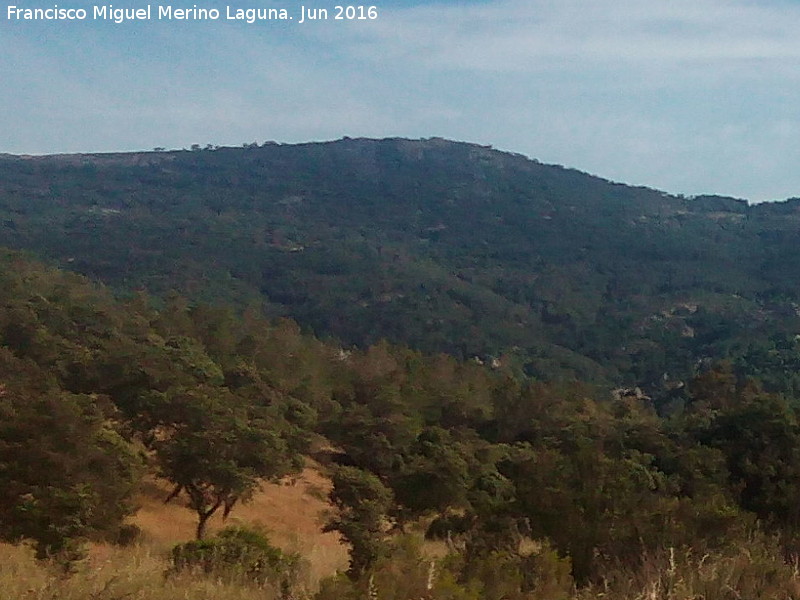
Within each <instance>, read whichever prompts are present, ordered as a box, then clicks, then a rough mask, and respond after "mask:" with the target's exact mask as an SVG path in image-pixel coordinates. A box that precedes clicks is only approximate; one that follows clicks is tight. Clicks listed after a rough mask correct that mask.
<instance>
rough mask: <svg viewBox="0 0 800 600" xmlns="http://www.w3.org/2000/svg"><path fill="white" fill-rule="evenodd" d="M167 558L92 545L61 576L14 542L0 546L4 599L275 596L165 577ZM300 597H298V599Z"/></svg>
mask: <svg viewBox="0 0 800 600" xmlns="http://www.w3.org/2000/svg"><path fill="white" fill-rule="evenodd" d="M168 566H169V565H168V562H167V560H166V557H164V556H163V555H160V554H156V553H153V552H152V551H151V550H150V549H148V548H147V547H143V546H138V547H130V548H105V547H104V548H100V549H95V551H94V552H93V553H92V555H91V556H90V558H89V559H87V560H86V561H85V562H83V563H81V564H80V565H78V568H77V572H76V573H75V574H74V575H71V576H69V577H65V576H63V575H62V574H60V573H59V572H58V571H57V570H56V569H52V568H48V567H47V565H44V564H42V563H39V562H37V561H36V560H35V559H34V558H33V553H32V552H31V551H30V550H29V549H27V548H25V547H18V546H8V545H0V590H2V591H1V592H0V597H2V598H3V600H280V598H279V596H278V595H277V594H276V593H275V592H274V591H271V590H268V589H264V588H256V587H253V586H248V585H243V584H231V583H225V582H223V581H219V580H214V579H210V578H205V577H192V576H190V575H180V574H179V575H174V576H170V577H166V576H165V572H166V571H167V569H168ZM298 600H301V599H298Z"/></svg>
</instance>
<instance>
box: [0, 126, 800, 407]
mask: <svg viewBox="0 0 800 600" xmlns="http://www.w3.org/2000/svg"><path fill="white" fill-rule="evenodd" d="M798 233H800V201H795V200H792V201H788V202H785V203H779V204H765V205H759V206H747V204H746V203H745V202H743V201H737V200H733V199H729V198H718V197H700V198H694V199H686V198H681V197H674V196H669V195H667V194H664V193H661V192H658V191H655V190H651V189H646V188H633V187H628V186H625V185H620V184H614V183H610V182H608V181H605V180H602V179H599V178H596V177H591V176H589V175H586V174H583V173H580V172H577V171H573V170H569V169H564V168H561V167H556V166H548V165H542V164H539V163H537V162H535V161H531V160H528V159H526V158H524V157H522V156H518V155H512V154H507V153H501V152H497V151H494V150H491V149H488V148H484V147H479V146H475V145H469V144H461V143H453V142H447V141H444V140H436V139H434V140H427V141H410V140H383V141H373V140H355V139H353V140H350V139H345V140H342V141H338V142H332V143H326V144H304V145H295V146H288V145H285V146H284V145H277V144H266V145H264V146H263V147H248V148H239V149H235V148H222V149H217V150H213V151H212V150H204V151H194V152H188V151H183V152H153V153H139V154H119V155H85V156H63V157H45V158H35V159H19V158H13V157H6V158H2V159H0V244H2V245H5V246H11V247H14V248H24V249H29V250H32V251H34V252H36V253H37V254H38V255H40V256H41V257H44V258H46V259H48V260H53V261H56V262H57V263H58V264H60V265H61V266H63V267H65V268H69V269H71V270H76V271H78V272H80V273H83V274H86V275H89V276H90V277H93V278H97V279H100V280H102V281H104V282H106V283H107V284H110V285H111V286H112V287H113V288H115V289H117V290H131V289H140V288H143V289H147V290H148V291H150V292H151V293H155V294H157V295H163V294H164V293H166V292H167V291H169V290H171V289H177V290H179V291H180V292H181V293H182V294H184V295H187V296H189V297H191V298H195V299H197V298H202V299H205V300H208V301H212V302H214V303H219V302H222V303H228V302H233V303H236V304H237V305H238V306H240V307H242V306H246V305H248V303H249V302H250V301H252V300H253V299H257V300H258V301H259V302H261V301H263V302H264V303H265V304H266V309H267V311H268V314H269V315H271V316H279V315H282V316H289V317H291V318H293V319H294V320H296V321H297V322H298V323H300V324H301V325H302V326H304V327H308V328H310V329H311V330H312V331H314V332H315V333H316V334H317V335H318V336H333V337H335V338H336V339H338V340H340V341H341V342H342V343H344V344H346V345H349V344H358V345H361V346H362V347H365V346H367V345H369V344H374V343H376V342H377V341H379V340H380V339H382V338H385V339H388V340H390V341H391V342H393V343H402V344H406V345H409V346H411V347H413V348H416V349H420V350H422V351H426V352H447V353H450V354H452V355H454V356H457V357H459V358H462V359H468V358H471V357H473V356H477V357H480V358H481V359H482V360H486V361H488V360H491V359H492V358H501V360H502V362H503V364H505V365H506V366H510V367H512V368H514V369H516V370H517V372H519V373H524V374H526V375H530V376H534V377H536V378H538V379H542V380H551V381H552V380H561V379H570V378H573V377H575V378H577V379H579V380H584V381H592V382H597V383H601V384H608V383H612V384H614V385H620V384H621V385H631V386H632V385H640V386H643V387H644V388H645V389H646V390H647V391H648V392H649V393H651V394H663V393H665V392H666V391H668V390H669V389H670V388H672V387H674V386H677V385H679V384H680V382H686V381H688V379H690V378H691V376H692V375H693V374H694V373H695V372H696V367H697V364H698V362H702V361H707V360H709V359H712V360H716V359H719V358H725V357H727V358H729V359H731V360H733V361H734V362H735V363H736V365H737V369H741V370H743V371H746V372H747V374H749V375H757V376H759V377H761V378H762V380H763V381H764V384H765V385H766V386H767V387H768V388H769V389H770V390H775V391H778V390H784V391H792V392H793V391H794V390H795V388H796V387H797V385H798V382H797V381H796V376H795V375H794V372H795V370H796V366H797V363H798V355H797V351H798V347H797V342H796V339H795V335H796V334H797V333H798V331H800V317H798V307H799V305H800V259H798V258H797V257H798V253H797V251H796V243H795V241H796V239H797V237H798Z"/></svg>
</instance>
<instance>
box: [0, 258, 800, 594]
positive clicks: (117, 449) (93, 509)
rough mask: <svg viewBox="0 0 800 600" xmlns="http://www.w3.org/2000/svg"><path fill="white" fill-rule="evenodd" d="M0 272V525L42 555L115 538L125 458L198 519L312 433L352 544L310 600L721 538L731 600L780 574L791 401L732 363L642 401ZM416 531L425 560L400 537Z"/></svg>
mask: <svg viewBox="0 0 800 600" xmlns="http://www.w3.org/2000/svg"><path fill="white" fill-rule="evenodd" d="M0 274H2V285H0V359H2V360H0V382H2V388H0V390H1V392H0V412H1V413H2V423H1V424H0V487H2V489H3V490H4V494H3V497H2V500H1V501H0V537H2V539H5V540H11V541H16V540H22V539H28V540H32V541H33V542H34V543H35V544H36V547H37V548H38V550H39V555H40V556H42V557H45V556H48V555H49V556H54V557H56V558H60V559H63V560H65V561H66V562H67V563H69V561H70V560H73V559H74V558H75V556H76V555H77V552H78V550H79V546H80V543H81V542H82V541H83V540H86V539H115V538H119V537H120V528H121V526H122V519H123V517H124V516H125V515H126V514H129V513H130V512H131V511H132V510H133V508H134V507H133V506H131V502H130V500H131V495H132V492H133V490H134V489H135V487H136V485H137V482H138V480H139V478H140V477H141V475H142V473H143V471H144V470H145V469H143V466H144V467H146V468H147V469H148V470H149V471H150V472H158V473H160V474H161V475H162V476H163V477H165V478H167V479H168V480H171V481H172V482H173V483H174V484H175V490H176V491H175V494H176V499H180V500H181V501H182V502H185V503H186V505H187V506H188V507H189V508H191V509H192V510H194V511H196V512H197V514H198V518H199V522H200V524H201V525H200V527H199V528H198V534H199V535H202V533H203V528H202V523H203V519H204V515H205V514H206V513H208V512H209V511H213V510H223V511H230V510H234V511H235V504H236V503H237V502H244V501H246V500H247V498H248V496H249V494H251V493H252V491H253V489H254V486H256V485H257V481H258V480H259V479H263V478H276V477H280V476H281V475H282V474H284V473H287V472H290V471H292V470H293V469H296V468H298V466H299V464H300V461H299V458H300V455H301V454H302V453H307V452H313V451H314V446H315V445H314V444H313V440H314V439H323V438H322V437H321V436H324V438H325V439H327V440H328V441H329V442H330V443H331V444H332V446H333V447H334V448H335V451H333V452H331V451H328V452H327V454H324V453H323V454H321V455H320V458H324V457H325V456H327V461H328V465H329V467H328V468H329V469H330V473H331V477H332V480H333V482H334V488H333V491H332V492H331V501H332V504H333V506H335V508H336V509H337V510H336V512H335V513H333V514H332V515H331V516H330V519H329V521H328V525H327V527H328V528H329V529H331V530H335V531H339V532H340V533H341V534H342V535H343V536H344V538H345V539H346V540H347V541H348V542H349V543H350V544H351V568H350V571H349V573H348V577H342V578H338V579H333V580H331V581H329V582H327V583H326V584H325V585H324V586H323V589H322V590H321V591H320V592H319V598H320V599H326V598H349V597H352V598H357V597H362V595H363V592H364V590H365V589H366V588H367V587H369V585H370V582H372V585H373V586H378V588H379V589H381V590H383V591H382V592H381V594H382V595H381V597H390V596H388V595H387V594H388V593H389V590H395V592H394V593H395V596H391V597H396V598H398V599H399V598H412V597H413V598H417V597H421V596H418V595H416V594H417V592H419V591H421V592H422V593H425V594H427V595H428V597H429V598H441V599H445V598H451V599H453V598H464V599H467V598H476V599H477V598H481V599H483V600H492V599H497V600H499V599H501V598H518V599H543V598H549V599H552V598H568V597H571V594H572V593H573V592H572V588H573V585H574V584H575V583H577V584H578V585H584V584H592V583H596V582H599V581H603V580H605V581H607V582H611V584H614V582H615V581H616V579H615V577H616V578H619V580H620V581H622V580H624V581H630V580H631V577H632V576H630V575H629V574H630V573H637V572H640V571H641V570H642V569H644V568H646V567H647V565H649V564H651V561H653V560H657V559H658V557H661V558H662V559H664V560H667V559H666V558H664V557H665V556H670V554H669V550H668V549H670V548H671V549H672V554H673V555H675V553H677V555H678V556H679V557H691V556H703V555H704V553H706V552H711V553H718V554H721V555H725V553H726V552H730V551H731V549H732V548H736V547H737V546H739V545H742V544H747V545H748V547H749V548H751V549H752V552H753V555H752V556H754V557H756V558H753V559H752V560H761V561H762V563H759V565H761V566H759V567H758V568H759V569H761V570H760V571H758V573H759V574H758V576H753V577H751V578H750V579H748V580H747V581H748V582H749V583H748V585H751V586H752V588H748V589H753V590H755V591H754V592H753V593H754V594H756V595H754V596H752V597H758V596H757V594H758V593H764V590H767V589H770V590H784V588H783V587H780V585H782V584H780V582H781V581H788V580H786V579H781V578H782V577H784V576H786V577H789V576H788V575H786V573H789V572H790V569H789V567H787V566H785V564H784V563H783V559H782V558H780V557H781V555H782V553H785V555H786V556H793V555H794V553H795V552H796V550H797V549H796V543H795V541H794V540H796V536H797V534H798V533H800V518H799V517H800V511H798V505H797V498H798V496H799V495H800V489H798V486H800V427H798V422H797V409H796V403H795V402H794V399H793V398H786V397H783V396H780V395H776V394H772V393H769V392H766V391H764V390H763V389H762V388H761V387H760V385H759V384H758V383H757V382H755V381H752V380H749V379H746V378H742V377H739V376H737V375H736V374H735V373H734V371H733V369H732V368H731V366H730V365H728V366H725V365H721V366H719V367H716V368H713V369H709V370H707V371H705V372H704V373H702V374H700V375H699V376H697V377H696V378H694V379H693V381H691V382H690V384H689V385H688V386H687V389H685V390H683V392H682V393H681V394H680V395H679V396H678V395H676V397H675V398H673V399H672V402H671V404H669V405H664V406H661V407H658V410H657V407H656V406H654V405H653V403H652V402H651V401H650V400H648V399H647V398H643V397H641V396H637V395H635V394H617V395H612V394H608V393H603V394H597V393H596V392H595V389H596V388H594V387H584V386H581V385H579V384H576V383H572V384H565V383H541V382H535V381H531V380H523V379H520V378H517V377H514V376H512V375H511V374H509V373H506V372H503V371H502V369H499V370H492V369H490V368H488V367H486V366H481V365H478V364H476V363H475V362H474V361H467V362H459V361H457V360H456V359H454V358H452V357H449V356H446V355H437V356H431V355H424V354H421V353H419V352H417V351H413V350H410V349H407V348H404V347H399V346H391V345H389V344H387V343H379V344H377V345H374V346H371V347H369V348H365V349H364V350H353V351H343V350H341V349H340V348H339V347H337V346H333V345H326V344H323V343H321V342H319V341H318V340H316V339H314V338H312V337H310V336H308V335H305V334H302V333H301V332H300V330H299V328H298V327H297V326H296V325H294V324H293V323H291V322H288V321H274V322H270V321H267V320H265V319H264V318H262V317H261V316H260V315H259V314H258V311H254V310H248V311H246V312H244V313H243V314H242V315H240V316H236V315H235V314H234V312H233V311H230V310H226V309H219V308H212V307H208V306H205V305H202V304H191V303H188V302H187V301H185V300H184V299H182V298H181V297H179V296H175V295H173V296H171V297H170V298H168V299H166V300H165V301H164V302H163V306H162V307H161V308H155V307H154V303H153V302H151V301H150V300H149V299H148V297H147V296H146V295H144V294H137V295H135V296H133V297H131V298H130V299H128V300H126V301H119V300H115V299H114V298H113V297H112V296H111V294H110V293H108V292H107V291H106V290H104V289H102V288H98V287H95V286H94V285H93V284H90V283H89V282H87V281H86V280H84V279H82V278H81V277H79V276H77V275H74V274H68V273H64V272H61V271H57V270H53V269H49V268H45V267H42V266H41V265H39V264H37V263H34V262H31V261H29V260H27V259H23V258H21V257H20V256H19V255H16V254H14V253H4V254H2V256H0ZM420 528H422V529H424V530H426V531H427V535H428V536H429V537H430V538H440V539H443V540H447V547H448V549H449V555H448V557H447V558H445V559H441V560H439V561H438V562H434V563H431V561H430V560H427V559H425V558H424V556H423V555H422V554H421V552H420V549H419V547H417V546H415V545H414V543H413V542H412V541H410V540H409V539H407V538H406V537H404V536H403V535H401V533H400V532H402V531H413V530H419V529H420ZM176 553H177V554H176V558H175V561H176V562H175V567H176V568H179V569H183V568H189V567H191V565H190V564H189V563H192V564H193V565H195V566H197V567H198V569H199V570H200V571H202V570H204V569H206V565H207V564H208V565H209V566H208V569H210V572H213V573H217V570H218V569H225V568H227V567H226V564H227V563H226V561H228V558H230V556H233V555H236V556H239V554H236V553H240V554H241V555H242V556H244V555H245V554H246V555H247V557H248V558H247V560H250V558H253V557H254V556H255V555H256V554H258V556H257V557H255V558H253V561H254V562H253V564H254V565H255V566H254V567H253V569H255V571H253V573H252V574H253V577H255V578H258V577H261V576H262V575H263V576H264V577H265V578H266V579H265V581H269V582H270V585H276V586H278V587H281V588H283V587H286V586H289V587H290V586H291V577H290V572H291V568H292V565H293V564H295V563H294V562H293V561H296V560H297V558H296V557H290V556H284V555H281V554H279V553H276V551H275V550H274V549H273V548H272V547H271V546H269V545H268V544H267V543H266V542H265V541H264V540H263V539H262V538H259V537H258V536H257V535H255V534H253V533H252V532H247V531H241V530H234V531H233V532H232V533H228V534H225V535H223V536H222V537H216V538H209V539H208V540H207V542H202V543H197V544H189V545H187V546H185V547H182V549H181V550H176ZM259 553H261V554H259ZM715 555H716V554H715ZM654 557H655V558H654ZM759 557H761V558H759ZM658 560H660V559H658ZM187 561H188V562H187ZM209 561H211V562H209ZM228 562H230V561H228ZM212 563H213V564H212ZM664 564H666V563H664ZM681 564H683V563H681ZM748 564H750V563H748ZM262 568H263V569H264V570H263V571H260V570H259V569H262ZM248 572H249V571H248ZM217 574H218V573H217ZM393 581H394V582H395V583H394V584H393V583H392V582H393ZM776 582H778V583H776ZM742 585H744V584H742ZM403 586H405V587H403ZM415 586H416V587H415ZM776 586H778V587H776ZM740 589H744V588H742V587H741V586H740ZM397 590H404V591H402V592H401V591H397ZM759 590H760V591H759ZM287 593H289V592H287ZM776 593H777V592H776ZM403 594H407V595H403Z"/></svg>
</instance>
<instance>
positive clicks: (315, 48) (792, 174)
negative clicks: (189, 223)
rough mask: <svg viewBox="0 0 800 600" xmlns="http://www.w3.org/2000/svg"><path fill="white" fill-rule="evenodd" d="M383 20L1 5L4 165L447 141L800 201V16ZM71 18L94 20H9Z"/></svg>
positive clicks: (649, 9) (675, 6)
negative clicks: (251, 18) (30, 14)
mask: <svg viewBox="0 0 800 600" xmlns="http://www.w3.org/2000/svg"><path fill="white" fill-rule="evenodd" d="M372 1H373V2H375V4H374V6H375V7H376V12H377V18H376V19H366V20H354V21H347V20H334V19H333V16H334V14H335V9H334V7H335V6H336V0H332V1H331V2H328V3H325V2H319V1H318V0H307V3H306V2H295V1H294V0H285V1H284V2H280V1H272V0H241V1H240V2H239V3H236V0H230V3H227V2H225V1H222V2H220V1H217V0H190V1H188V2H179V1H176V2H174V3H173V4H172V6H173V7H175V8H191V7H192V6H197V7H198V8H217V9H218V10H220V11H221V17H220V19H219V20H216V21H165V20H160V21H159V20H157V19H155V18H153V19H151V20H149V21H127V22H123V23H121V24H116V23H113V22H108V21H102V20H100V21H97V20H92V19H91V14H92V7H93V6H95V5H97V6H104V4H103V3H102V2H92V1H90V2H87V1H85V0H59V1H56V2H47V1H44V0H42V1H39V0H35V1H30V0H0V9H2V13H0V153H13V154H50V153H64V152H110V151H129V150H148V149H151V148H154V147H165V148H183V147H189V146H191V145H192V144H200V145H203V146H205V145H206V144H215V145H234V146H238V145H241V144H242V143H250V142H263V141H267V140H274V141H278V142H286V143H294V142H307V141H322V140H330V139H337V138H341V137H343V136H349V137H360V136H364V137H378V138H381V137H394V136H402V137H410V138H425V137H434V136H436V137H445V138H449V139H454V140H463V141H469V142H476V143H481V144H490V145H492V146H494V147H495V148H498V149H502V150H509V151H513V152H518V153H522V154H524V155H526V156H529V157H531V158H536V159H538V160H540V161H541V162H545V163H556V164H562V165H565V166H569V167H573V168H577V169H580V170H582V171H587V172H589V173H592V174H595V175H599V176H602V177H605V178H607V179H612V180H615V181H621V182H625V183H630V184H635V185H646V186H649V187H653V188H657V189H661V190H664V191H667V192H671V193H675V194H678V193H680V194H685V195H689V196H691V195H699V194H721V195H730V196H735V197H739V198H746V199H749V200H751V201H753V202H759V201H764V200H776V199H784V198H788V197H794V196H800V1H798V0H760V1H758V2H751V1H743V0H691V1H690V0H547V1H544V0H485V1H479V0H472V1H459V2H455V1H446V0H445V1H441V2H429V1H425V0H417V1H412V0H372ZM56 4H57V5H58V7H59V8H86V9H87V10H88V11H89V15H90V16H89V18H87V19H86V20H84V21H66V20H54V21H25V20H21V19H9V18H8V12H7V11H8V6H9V5H15V6H17V7H19V8H53V7H54V6H55V5H56ZM111 4H113V6H114V7H116V8H121V7H136V8H143V7H146V6H147V5H148V2H147V0H122V1H120V2H112V3H111ZM159 4H161V5H167V4H169V2H163V1H162V2H161V3H158V2H153V3H152V6H153V9H152V10H153V11H155V10H156V7H157V6H159ZM301 6H305V8H306V14H308V9H312V10H313V9H320V8H325V9H327V10H328V12H329V17H330V18H329V19H328V20H317V21H313V22H312V21H310V20H308V19H306V22H305V23H303V24H301V23H299V20H300V19H301V14H302V10H301ZM355 6H359V5H355ZM364 6H370V5H369V4H367V5H364ZM226 7H230V9H231V11H234V12H235V10H236V9H237V8H243V9H244V8H284V9H286V11H287V14H290V15H291V16H293V17H294V19H293V20H291V21H264V22H256V23H253V24H248V23H246V22H242V21H232V20H228V19H226Z"/></svg>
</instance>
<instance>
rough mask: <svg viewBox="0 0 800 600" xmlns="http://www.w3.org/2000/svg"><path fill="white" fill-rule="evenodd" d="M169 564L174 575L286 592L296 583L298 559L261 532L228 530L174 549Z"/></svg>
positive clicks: (298, 566) (243, 529) (230, 528)
mask: <svg viewBox="0 0 800 600" xmlns="http://www.w3.org/2000/svg"><path fill="white" fill-rule="evenodd" d="M171 564H172V569H171V570H172V571H173V572H176V573H177V572H182V571H190V572H192V573H199V574H206V575H210V576H213V577H216V578H219V579H223V580H227V581H237V582H247V583H253V584H256V585H259V586H270V587H274V588H276V589H279V590H281V591H288V590H290V589H292V588H294V587H295V586H296V585H297V584H298V575H299V570H300V557H299V555H296V554H286V553H284V552H282V551H281V550H279V549H278V548H276V547H274V546H273V545H272V544H271V543H270V541H269V539H268V538H267V536H266V535H265V534H264V533H263V532H261V531H257V530H253V529H248V528H245V527H228V528H226V529H223V530H222V531H220V532H219V533H217V534H216V535H215V536H214V537H210V538H207V539H204V540H193V541H191V542H186V543H184V544H179V545H177V546H175V547H174V548H173V549H172V556H171Z"/></svg>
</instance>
